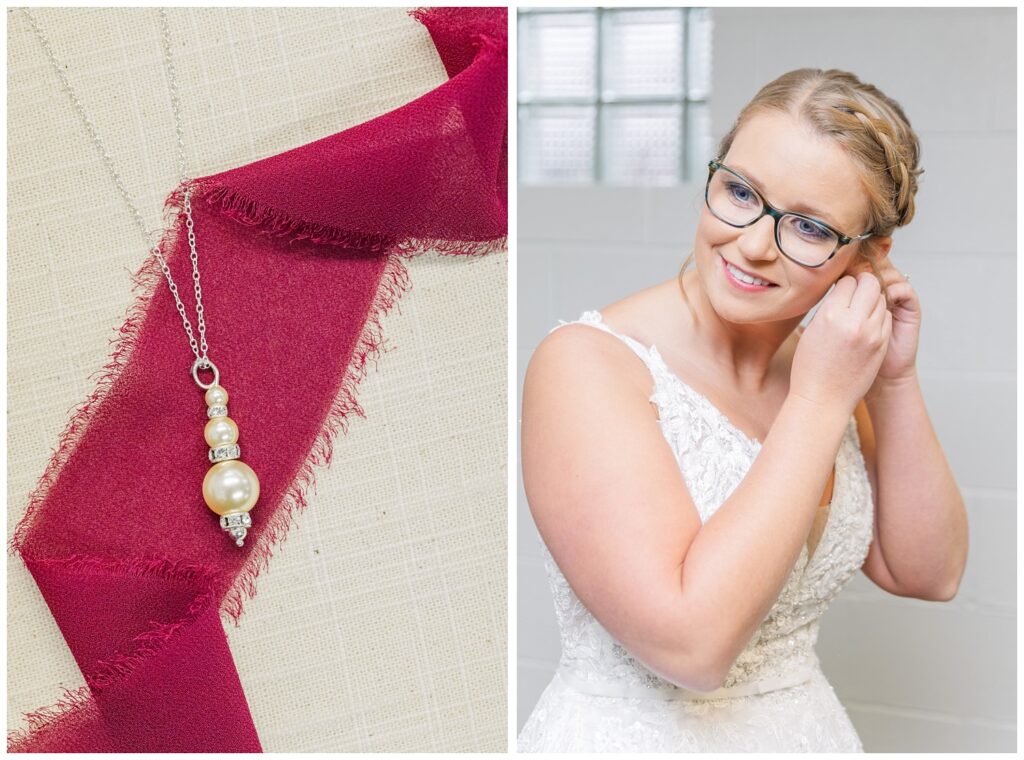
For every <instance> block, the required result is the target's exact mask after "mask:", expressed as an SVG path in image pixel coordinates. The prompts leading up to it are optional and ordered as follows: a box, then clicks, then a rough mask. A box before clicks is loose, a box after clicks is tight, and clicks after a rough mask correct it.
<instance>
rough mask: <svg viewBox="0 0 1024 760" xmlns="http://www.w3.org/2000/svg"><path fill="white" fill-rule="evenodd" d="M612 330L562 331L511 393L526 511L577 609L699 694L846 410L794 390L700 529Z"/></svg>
mask: <svg viewBox="0 0 1024 760" xmlns="http://www.w3.org/2000/svg"><path fill="white" fill-rule="evenodd" d="M650 392H651V378H650V375H649V374H648V372H647V369H646V368H645V367H644V366H643V364H642V363H641V362H640V361H639V359H637V358H636V357H635V356H634V355H633V354H632V352H631V351H630V350H629V349H628V348H627V347H626V346H624V345H622V343H621V342H619V341H618V340H617V339H616V338H614V337H612V336H609V335H605V334H602V333H600V332H598V331H597V330H593V329H592V328H589V327H585V326H568V327H564V328H561V329H560V330H558V331H556V332H555V333H553V334H552V335H550V336H548V337H547V338H546V339H545V341H544V342H543V343H542V344H541V345H540V347H538V349H537V351H536V352H535V354H534V356H533V359H532V360H531V362H530V367H529V369H528V371H527V375H526V380H525V383H524V390H523V421H522V464H523V479H524V484H525V486H526V493H527V497H528V499H529V503H530V509H531V511H532V513H533V516H534V519H535V521H536V523H537V526H538V528H539V529H540V532H541V534H542V535H543V537H544V540H545V543H546V544H547V546H548V548H549V549H550V550H551V552H552V555H553V556H554V557H555V559H556V560H557V562H558V564H559V567H560V568H561V569H562V571H563V573H564V574H565V576H566V578H567V580H568V581H569V583H570V584H571V586H572V587H573V590H574V591H575V592H576V594H577V596H579V598H580V600H581V601H582V602H583V603H584V605H586V607H587V609H588V610H590V612H591V613H592V614H593V615H594V616H595V617H596V618H597V619H598V621H600V622H601V624H602V625H603V626H604V627H605V628H606V629H607V630H608V631H609V633H611V634H612V636H614V637H615V638H616V639H617V640H618V641H620V642H621V643H622V644H623V646H625V647H626V649H627V650H629V651H630V652H631V653H632V654H634V656H636V657H637V658H638V659H639V660H641V661H642V662H643V663H644V664H645V665H647V667H649V668H650V669H651V670H652V671H654V672H656V673H658V674H659V675H660V676H662V677H663V678H665V679H667V680H669V681H671V682H673V683H676V684H678V685H680V686H683V687H685V688H689V689H695V690H698V691H710V690H712V689H715V688H717V687H718V686H720V685H721V683H722V681H723V680H724V678H725V675H726V673H727V672H728V670H729V668H730V667H731V666H732V663H733V662H734V661H735V659H736V657H737V656H738V655H739V654H740V652H742V651H743V649H744V647H745V646H746V645H747V643H748V642H749V641H750V638H751V637H752V636H753V634H754V632H755V631H756V629H757V627H758V625H760V623H761V621H762V620H763V619H764V617H765V616H766V615H767V613H768V611H769V610H770V609H771V607H772V605H773V604H774V602H775V600H776V599H777V598H778V595H779V592H780V591H781V589H782V586H783V585H784V583H785V581H786V578H787V577H788V575H789V573H790V572H791V571H792V568H793V565H794V564H795V562H796V559H797V557H798V556H799V553H800V548H801V546H802V545H803V543H804V542H805V541H806V539H807V536H808V534H809V532H810V529H811V525H812V523H813V520H814V516H815V513H816V510H817V505H818V502H819V500H820V497H821V494H822V491H823V490H824V488H825V483H826V481H827V480H828V476H829V474H830V472H831V469H832V466H833V464H834V463H835V458H836V453H837V451H838V448H839V443H840V441H841V439H842V435H843V431H844V429H845V427H846V424H847V422H848V420H849V413H848V410H842V409H826V408H822V407H821V406H819V405H815V404H812V403H810V402H808V401H806V400H803V399H801V398H798V397H795V396H791V397H790V398H788V399H787V400H786V402H785V403H784V404H783V407H782V410H781V411H780V413H779V415H778V418H777V419H776V422H775V424H774V425H773V427H772V429H771V431H770V432H769V434H768V436H767V437H766V438H765V441H764V444H763V445H762V448H761V452H760V454H759V456H758V457H757V459H756V460H755V462H754V464H753V465H752V467H751V469H750V472H749V473H748V474H747V476H746V477H745V478H744V480H743V481H742V482H741V483H740V485H739V486H738V487H737V489H736V490H735V492H734V493H733V494H732V495H731V496H730V497H729V498H728V499H727V500H726V502H725V503H724V504H723V505H722V506H721V507H720V508H719V509H718V510H717V512H716V513H715V514H714V515H713V516H712V517H711V518H710V519H709V520H708V522H707V523H706V524H705V525H703V526H702V525H701V522H700V517H699V515H698V513H697V510H696V507H695V506H694V504H693V500H692V499H691V497H690V495H689V493H688V492H687V489H686V485H685V483H684V481H683V479H682V475H681V474H680V472H679V466H678V463H677V462H676V460H675V457H674V456H673V454H672V452H671V450H670V448H669V447H668V445H667V443H666V441H665V439H664V437H663V435H662V434H661V430H660V427H659V424H658V421H657V415H656V413H655V411H654V409H653V408H652V406H651V404H650V403H649V402H648V400H647V399H648V396H649V395H650Z"/></svg>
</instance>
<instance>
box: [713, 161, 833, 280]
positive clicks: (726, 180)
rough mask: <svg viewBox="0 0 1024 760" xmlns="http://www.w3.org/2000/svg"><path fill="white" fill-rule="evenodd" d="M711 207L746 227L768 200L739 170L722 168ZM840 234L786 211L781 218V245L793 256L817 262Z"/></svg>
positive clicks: (727, 220) (824, 257) (715, 180)
mask: <svg viewBox="0 0 1024 760" xmlns="http://www.w3.org/2000/svg"><path fill="white" fill-rule="evenodd" d="M707 196H708V208H709V209H710V210H711V213H713V214H714V215H715V216H717V217H718V218H719V219H721V220H722V221H723V222H725V223H726V224H731V225H733V226H735V227H743V226H746V225H747V224H750V223H751V222H752V221H754V219H756V218H757V217H758V216H760V214H761V211H762V209H763V208H764V201H762V199H761V196H760V195H758V194H757V191H756V190H754V188H752V187H750V185H748V184H747V183H746V182H744V181H743V180H741V179H740V178H739V177H737V176H736V175H735V174H732V173H730V172H729V171H726V170H724V169H718V170H717V171H716V172H715V173H714V174H712V175H711V182H710V184H709V185H708V193H707ZM838 242H839V238H838V237H836V234H835V233H834V232H832V231H831V230H829V229H828V228H826V227H822V226H821V225H820V224H817V223H815V222H813V221H811V220H810V219H804V218H803V217H799V216H793V215H792V214H786V215H784V216H783V217H782V218H781V219H779V246H780V247H781V248H782V250H783V251H784V252H785V253H786V255H787V256H789V257H790V258H792V259H796V260H797V261H799V262H801V263H804V264H809V265H811V266H817V265H818V264H821V263H822V262H824V261H826V260H827V259H828V257H829V256H831V255H832V252H833V251H834V250H835V248H836V245H837V244H838Z"/></svg>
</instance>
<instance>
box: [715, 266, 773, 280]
mask: <svg viewBox="0 0 1024 760" xmlns="http://www.w3.org/2000/svg"><path fill="white" fill-rule="evenodd" d="M725 265H726V267H728V268H729V271H730V272H731V273H732V276H733V277H735V278H736V279H737V280H739V281H740V282H745V283H747V285H771V283H770V282H768V281H767V280H760V279H758V278H757V277H751V276H750V275H748V274H745V273H743V272H741V271H740V270H738V269H737V268H736V267H734V266H733V265H732V264H730V263H729V262H728V261H727V262H725Z"/></svg>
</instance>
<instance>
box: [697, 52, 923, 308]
mask: <svg viewBox="0 0 1024 760" xmlns="http://www.w3.org/2000/svg"><path fill="white" fill-rule="evenodd" d="M763 111H776V112H782V113H789V114H793V115H794V116H797V117H798V118H800V119H802V120H803V121H805V122H806V123H807V124H809V125H810V126H811V127H812V128H813V129H814V130H815V131H816V132H817V133H818V134H820V135H823V136H827V137H830V138H832V139H833V140H835V141H836V142H838V143H839V145H841V146H842V147H843V148H844V149H845V150H846V151H847V153H848V154H849V155H850V156H851V157H852V158H853V159H854V161H855V162H856V163H857V164H858V165H859V166H860V167H861V169H862V179H863V184H864V187H865V189H866V190H867V193H868V200H869V213H868V225H867V227H866V228H865V230H857V231H854V232H853V233H847V234H859V233H860V232H864V231H867V230H870V231H871V232H872V233H873V234H872V237H869V238H867V239H866V240H863V241H861V242H860V247H859V248H858V249H857V255H858V256H861V257H862V258H864V260H865V261H866V262H867V263H868V265H869V266H870V267H871V271H872V272H874V274H875V277H877V278H878V281H879V283H880V284H882V292H883V293H884V294H885V301H886V306H888V307H890V308H891V304H890V303H889V296H888V294H887V293H885V285H884V283H883V282H882V275H881V272H880V271H879V269H878V265H877V263H876V259H877V258H879V257H880V255H881V254H882V253H883V252H882V251H880V249H879V248H878V246H877V243H876V242H875V241H876V238H877V237H887V236H889V235H891V234H892V232H893V230H894V229H896V228H897V227H902V226H904V225H906V224H908V223H909V222H910V220H911V219H913V218H914V210H915V207H914V197H915V195H916V194H917V178H918V176H919V175H920V174H921V173H922V172H923V171H924V170H923V169H921V168H919V166H918V161H919V159H920V154H921V145H920V142H919V141H918V138H917V134H915V132H914V130H913V128H912V127H911V126H910V121H909V120H908V119H907V116H906V114H905V113H903V109H902V108H901V107H900V105H899V103H897V102H896V101H895V100H893V99H892V98H890V97H888V96H887V95H885V94H884V93H882V92H881V91H880V90H879V89H878V88H877V87H875V86H874V85H871V84H866V83H864V82H861V81H860V79H858V78H857V77H856V76H855V75H853V74H851V73H849V72H848V71H840V70H838V69H828V70H827V71H823V70H821V69H796V70H794V71H790V72H788V73H786V74H783V75H782V76H780V77H779V78H778V79H775V80H773V81H771V82H769V83H768V84H766V85H765V86H764V87H762V88H761V89H760V90H759V91H758V93H757V94H756V95H755V96H754V97H753V98H752V99H751V101H750V102H749V103H747V105H746V106H744V108H743V110H742V111H740V115H739V116H738V117H737V119H736V122H735V123H734V124H733V125H732V128H731V129H730V130H729V132H728V133H727V134H726V135H725V137H723V138H722V141H721V142H720V143H719V145H718V157H719V158H724V156H725V154H726V153H728V152H729V148H730V147H731V146H732V142H733V140H734V139H735V137H736V133H737V132H738V131H739V129H740V127H742V126H743V124H744V123H746V121H747V120H748V119H749V118H750V117H751V116H753V115H755V114H757V113H760V112H763ZM692 259H693V251H690V255H689V256H688V257H687V258H686V260H685V261H684V262H683V265H682V267H680V269H679V289H680V290H681V291H682V293H683V298H684V299H685V300H686V305H687V307H689V308H690V312H691V313H693V315H694V319H696V318H697V317H696V313H694V312H693V307H692V306H691V305H690V301H689V298H688V297H687V295H686V290H685V288H683V272H684V271H685V270H686V267H687V265H688V264H689V263H690V261H691V260H692Z"/></svg>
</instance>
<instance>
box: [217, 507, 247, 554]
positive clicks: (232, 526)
mask: <svg viewBox="0 0 1024 760" xmlns="http://www.w3.org/2000/svg"><path fill="white" fill-rule="evenodd" d="M220 527H221V530H226V531H227V532H228V533H229V534H230V535H231V537H232V538H233V539H235V545H236V546H242V545H243V544H244V543H245V535H246V533H248V532H249V528H251V527H252V518H251V517H249V513H248V512H235V513H233V514H230V515H223V516H222V517H221V518H220Z"/></svg>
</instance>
